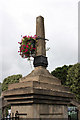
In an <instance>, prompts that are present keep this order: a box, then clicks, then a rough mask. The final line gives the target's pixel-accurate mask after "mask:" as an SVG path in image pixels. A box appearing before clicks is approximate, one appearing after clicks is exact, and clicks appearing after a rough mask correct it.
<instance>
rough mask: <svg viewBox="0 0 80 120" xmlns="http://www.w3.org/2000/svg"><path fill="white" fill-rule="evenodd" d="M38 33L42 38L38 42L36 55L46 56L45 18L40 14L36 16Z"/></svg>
mask: <svg viewBox="0 0 80 120" xmlns="http://www.w3.org/2000/svg"><path fill="white" fill-rule="evenodd" d="M36 35H37V36H39V37H40V38H43V39H39V40H38V42H37V53H36V56H39V55H43V56H46V50H45V40H44V39H45V30H44V18H43V17H42V16H39V17H37V18H36Z"/></svg>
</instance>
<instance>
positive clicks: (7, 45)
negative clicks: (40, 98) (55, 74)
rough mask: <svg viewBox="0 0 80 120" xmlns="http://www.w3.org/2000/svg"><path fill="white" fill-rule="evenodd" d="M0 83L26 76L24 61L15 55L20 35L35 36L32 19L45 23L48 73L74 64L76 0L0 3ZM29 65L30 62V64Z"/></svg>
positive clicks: (3, 1) (76, 40) (76, 38)
mask: <svg viewBox="0 0 80 120" xmlns="http://www.w3.org/2000/svg"><path fill="white" fill-rule="evenodd" d="M0 2H1V3H0V26H1V30H0V32H1V33H0V56H1V59H0V66H1V67H0V71H1V72H0V81H2V80H3V79H4V78H5V77H8V76H10V75H13V74H18V73H20V74H22V75H23V76H26V75H27V74H29V73H30V72H31V71H32V70H33V67H32V68H31V66H30V63H29V62H28V61H27V59H22V58H21V57H20V56H19V55H18V49H19V45H18V42H19V41H20V40H21V35H35V33H36V17H37V16H39V15H42V16H43V17H44V21H45V36H46V38H47V39H49V42H47V47H50V50H49V51H48V52H47V57H48V63H49V65H48V68H47V69H48V70H49V71H52V70H53V69H55V68H56V67H58V66H63V65H64V64H66V65H69V64H75V63H77V62H78V0H1V1H0ZM31 64H32V62H31Z"/></svg>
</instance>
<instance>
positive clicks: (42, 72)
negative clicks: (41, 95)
mask: <svg viewBox="0 0 80 120" xmlns="http://www.w3.org/2000/svg"><path fill="white" fill-rule="evenodd" d="M26 81H38V82H44V83H50V84H54V85H61V80H59V79H58V78H56V77H54V76H53V75H51V74H50V73H49V71H48V70H46V69H45V68H44V67H42V66H39V67H36V68H35V69H34V70H33V71H32V72H31V73H30V74H29V75H27V76H26V77H23V78H21V79H20V82H26Z"/></svg>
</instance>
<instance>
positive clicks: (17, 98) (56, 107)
mask: <svg viewBox="0 0 80 120" xmlns="http://www.w3.org/2000/svg"><path fill="white" fill-rule="evenodd" d="M3 96H4V99H5V100H7V101H8V102H9V104H11V113H12V117H13V116H15V113H16V111H18V113H19V117H20V118H66V119H67V118H68V114H67V106H68V105H69V104H70V101H71V99H73V97H74V96H73V94H71V93H70V91H69V88H68V87H64V86H62V85H61V81H60V80H59V79H57V78H56V77H54V76H52V75H51V74H50V73H49V71H48V70H46V69H45V68H44V67H41V66H40V67H36V68H35V69H34V70H33V71H32V72H31V73H30V74H29V75H28V76H26V77H23V78H21V79H20V82H19V83H15V84H11V85H9V87H8V90H7V91H4V92H3Z"/></svg>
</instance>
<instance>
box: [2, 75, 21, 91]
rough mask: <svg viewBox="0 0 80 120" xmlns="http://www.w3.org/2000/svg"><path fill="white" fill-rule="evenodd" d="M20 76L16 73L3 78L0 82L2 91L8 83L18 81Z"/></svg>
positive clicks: (6, 87)
mask: <svg viewBox="0 0 80 120" xmlns="http://www.w3.org/2000/svg"><path fill="white" fill-rule="evenodd" d="M21 77H22V75H21V74H18V75H12V76H8V77H7V78H5V79H4V80H3V83H2V91H4V90H7V89H8V84H12V83H18V82H19V79H20V78H21Z"/></svg>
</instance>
